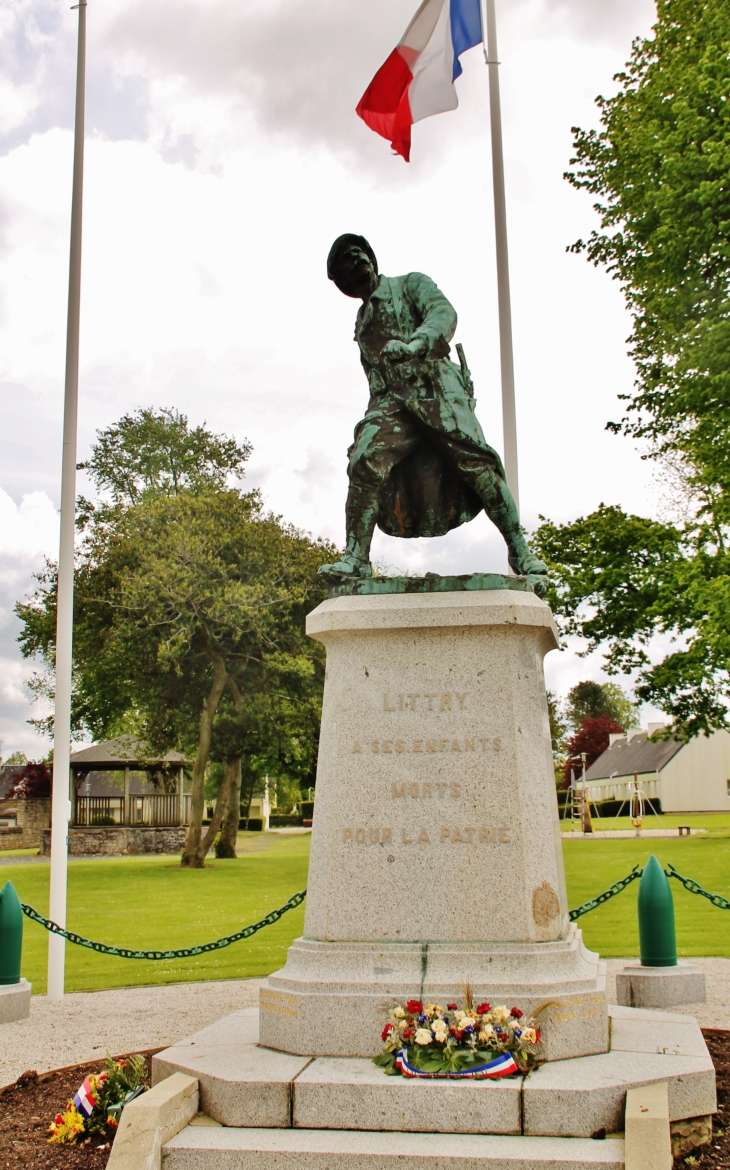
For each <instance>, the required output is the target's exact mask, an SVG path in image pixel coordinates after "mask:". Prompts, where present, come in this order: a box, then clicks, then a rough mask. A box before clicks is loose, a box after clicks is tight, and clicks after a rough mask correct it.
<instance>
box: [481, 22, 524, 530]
mask: <svg viewBox="0 0 730 1170" xmlns="http://www.w3.org/2000/svg"><path fill="white" fill-rule="evenodd" d="M494 4H495V0H486V20H485V21H484V23H485V25H486V41H485V44H484V58H485V60H486V62H487V67H488V69H489V114H490V121H491V130H492V183H493V186H494V234H495V238H496V244H497V296H498V302H499V356H500V365H501V370H502V427H503V430H504V469H505V472H506V473H507V484H508V485H509V489H510V491H511V492H512V495H513V496H514V500H515V503H516V505H517V511H518V512H519V510H520V490H519V475H518V468H517V414H516V411H515V365H514V353H513V348H512V303H511V299H510V289H509V254H508V251H507V208H506V202H505V194H504V157H503V153H502V106H501V102H500V96H499V54H498V51H497V16H496V12H495V7H494Z"/></svg>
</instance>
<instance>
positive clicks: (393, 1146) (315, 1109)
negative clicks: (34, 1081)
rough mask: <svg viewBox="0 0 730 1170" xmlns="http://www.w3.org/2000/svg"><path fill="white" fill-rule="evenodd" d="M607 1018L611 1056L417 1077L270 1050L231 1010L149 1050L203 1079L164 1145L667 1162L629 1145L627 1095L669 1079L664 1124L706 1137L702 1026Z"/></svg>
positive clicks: (341, 1157) (414, 1160) (430, 1163)
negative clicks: (504, 1071) (489, 1077)
mask: <svg viewBox="0 0 730 1170" xmlns="http://www.w3.org/2000/svg"><path fill="white" fill-rule="evenodd" d="M609 1014H610V1022H611V1028H610V1038H611V1043H610V1050H609V1051H608V1052H606V1053H603V1054H601V1055H598V1056H585V1057H579V1058H577V1059H573V1060H561V1061H557V1062H554V1063H550V1064H545V1065H543V1066H542V1067H540V1068H538V1069H537V1070H536V1071H534V1072H532V1073H531V1074H530V1076H528V1077H521V1076H518V1077H504V1078H502V1079H501V1080H498V1081H445V1080H425V1081H408V1080H406V1079H405V1078H403V1077H399V1076H393V1077H390V1076H386V1075H385V1074H384V1073H383V1072H382V1070H381V1069H379V1068H376V1066H375V1065H373V1063H372V1061H370V1060H366V1059H362V1058H360V1059H343V1058H341V1057H329V1058H318V1059H312V1058H311V1057H308V1056H290V1055H287V1054H285V1053H282V1052H276V1051H273V1050H272V1049H271V1048H264V1047H261V1046H260V1045H259V1044H258V1043H257V1040H258V1013H257V1011H256V1010H255V1009H246V1010H243V1011H239V1012H235V1013H234V1014H233V1015H230V1016H227V1017H226V1018H224V1019H222V1020H220V1021H219V1022H218V1023H216V1024H213V1025H211V1026H210V1027H208V1028H204V1029H203V1030H202V1031H200V1032H198V1033H196V1034H195V1035H194V1036H191V1037H189V1039H187V1040H183V1041H181V1042H180V1043H179V1044H176V1045H175V1046H174V1047H172V1048H168V1049H167V1050H166V1051H165V1052H160V1053H158V1054H157V1055H156V1056H154V1057H153V1058H152V1081H153V1084H158V1083H159V1082H160V1081H163V1080H164V1079H165V1078H166V1077H169V1076H171V1075H172V1074H173V1073H175V1072H181V1073H186V1074H187V1075H189V1076H193V1077H195V1078H197V1080H198V1083H199V1088H200V1109H201V1111H202V1112H201V1114H199V1115H198V1118H196V1119H194V1121H193V1122H192V1124H191V1125H189V1126H187V1127H186V1128H185V1129H183V1130H182V1131H181V1132H180V1133H178V1134H177V1135H176V1136H175V1137H173V1138H172V1139H171V1140H169V1141H166V1143H165V1145H164V1146H163V1149H162V1156H163V1166H164V1168H165V1170H281V1168H282V1167H284V1166H285V1167H287V1170H388V1168H389V1167H392V1170H443V1168H444V1167H446V1166H450V1165H451V1164H453V1165H454V1166H458V1167H459V1168H460V1170H506V1168H507V1167H511V1168H514V1170H567V1168H568V1167H569V1168H570V1170H636V1168H637V1167H640V1170H668V1167H667V1166H666V1164H665V1163H662V1162H660V1161H658V1160H655V1159H653V1157H652V1158H650V1160H649V1161H648V1162H647V1161H646V1157H644V1160H643V1161H641V1162H639V1161H637V1160H636V1155H637V1153H639V1152H640V1151H641V1150H642V1149H643V1143H641V1142H638V1143H635V1145H636V1148H635V1149H634V1150H633V1151H632V1150H631V1149H630V1145H631V1135H629V1133H628V1132H627V1135H626V1137H627V1141H626V1145H624V1140H623V1138H624V1134H623V1130H624V1119H625V1116H626V1107H627V1094H628V1091H629V1090H631V1089H635V1088H637V1087H638V1086H644V1085H652V1084H654V1085H662V1086H666V1101H667V1109H666V1119H665V1126H666V1127H669V1126H670V1125H671V1126H672V1127H673V1131H674V1132H676V1130H677V1127H679V1131H680V1134H681V1135H682V1141H683V1142H685V1143H686V1142H687V1141H688V1140H691V1139H690V1138H688V1137H687V1135H688V1134H690V1135H691V1134H695V1135H696V1139H695V1142H694V1144H699V1143H702V1142H706V1141H707V1136H708V1134H709V1133H710V1132H711V1121H712V1118H711V1115H712V1114H713V1113H714V1111H715V1110H716V1108H717V1101H716V1095H715V1074H714V1069H713V1065H712V1061H711V1059H710V1056H709V1053H708V1051H707V1047H706V1045H705V1042H704V1039H703V1037H702V1033H701V1032H700V1029H699V1026H698V1024H697V1021H696V1020H694V1019H692V1018H691V1017H687V1016H676V1015H668V1014H665V1013H662V1012H649V1011H640V1010H637V1009H634V1008H622V1007H611V1008H609ZM331 1015H332V1017H333V1018H334V1019H335V1020H336V1021H337V1022H339V1019H340V1017H339V1016H338V1013H337V1012H336V1011H335V1012H332V1013H331ZM323 1026H327V1024H326V1022H325V1021H323ZM642 1116H643V1113H642ZM655 1128H656V1126H655ZM635 1136H636V1135H634V1137H635ZM594 1137H601V1138H605V1139H606V1140H603V1141H595V1140H591V1139H592V1138H594ZM666 1138H668V1134H667V1135H666ZM666 1138H665V1140H664V1147H666V1144H667V1142H666ZM163 1140H164V1139H163ZM658 1148H661V1146H659V1147H658ZM682 1152H683V1153H685V1154H686V1153H687V1152H689V1150H688V1148H687V1146H686V1145H684V1146H683V1147H682ZM644 1154H645V1150H644Z"/></svg>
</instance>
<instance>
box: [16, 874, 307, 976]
mask: <svg viewBox="0 0 730 1170" xmlns="http://www.w3.org/2000/svg"><path fill="white" fill-rule="evenodd" d="M306 895H307V891H306V890H301V891H300V893H298V894H294V895H293V897H291V898H290V899H289V901H288V902H287V903H286V905H284V906H280V907H279V909H278V910H272V911H271V913H270V914H267V915H266V917H265V918H262V919H261V921H260V922H254V923H253V924H252V925H251V926H244V928H243V930H239V931H236V933H235V934H227V935H226V936H225V937H224V938H219V939H216V941H215V942H209V943H201V945H200V946H197V947H179V948H178V949H177V950H174V951H133V950H130V949H129V948H128V947H113V946H109V945H108V944H107V943H100V942H94V941H93V940H92V939H90V938H84V937H83V935H81V934H75V933H74V931H72V930H64V929H63V928H62V927H60V926H59V925H58V924H57V923H56V922H52V921H51V919H50V918H45V917H44V916H43V914H39V913H38V911H37V910H34V909H33V907H32V906H28V905H26V903H25V902H21V903H20V905H21V908H22V910H23V913H24V914H26V915H27V916H28V918H30V919H31V920H32V921H33V922H37V923H39V925H40V926H43V927H44V928H45V929H46V930H47V931H49V932H50V933H51V934H58V935H60V936H61V938H65V939H66V941H67V942H70V943H75V945H76V946H77V947H87V948H88V950H90V951H98V952H99V954H101V955H116V957H117V958H119V959H152V960H154V961H156V962H159V961H160V960H162V959H191V958H193V957H194V956H195V955H207V954H208V953H209V952H210V951H220V950H222V949H223V947H229V946H230V945H231V944H232V943H235V942H240V941H241V939H244V938H250V937H251V935H252V934H256V932H257V931H258V930H262V929H263V927H264V926H272V925H273V923H274V922H278V921H279V919H280V918H281V917H283V915H284V914H286V913H287V911H289V910H294V909H295V908H296V907H297V906H301V904H302V902H303V901H304V899H305V897H306Z"/></svg>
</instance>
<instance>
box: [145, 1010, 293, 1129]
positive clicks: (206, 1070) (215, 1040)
mask: <svg viewBox="0 0 730 1170" xmlns="http://www.w3.org/2000/svg"><path fill="white" fill-rule="evenodd" d="M257 1039H258V1011H257V1010H256V1009H255V1008H253V1009H250V1008H249V1009H244V1010H243V1011H240V1012H234V1013H233V1015H230V1016H226V1017H225V1018H224V1019H223V1020H219V1021H218V1022H217V1023H216V1024H212V1025H211V1026H210V1027H209V1028H203V1029H202V1030H201V1031H200V1032H197V1033H195V1035H193V1036H190V1037H188V1039H186V1040H184V1041H182V1042H181V1043H180V1044H176V1045H174V1046H173V1047H172V1048H167V1049H165V1051H164V1052H159V1053H158V1054H157V1055H156V1056H154V1057H153V1058H152V1081H153V1084H159V1083H160V1082H161V1081H163V1080H164V1079H165V1078H166V1077H169V1076H171V1075H172V1074H173V1073H175V1072H183V1073H187V1074H188V1075H189V1076H193V1077H196V1078H197V1080H198V1082H199V1084H200V1107H201V1110H202V1111H203V1112H204V1113H206V1114H207V1115H208V1116H209V1117H212V1118H213V1120H214V1121H218V1122H220V1123H221V1125H227V1126H267V1127H272V1128H280V1127H286V1126H289V1125H291V1083H292V1081H293V1080H294V1079H295V1078H296V1077H297V1076H298V1074H299V1073H300V1072H302V1070H303V1069H304V1068H306V1066H307V1064H308V1063H309V1058H308V1057H301V1056H290V1055H288V1054H286V1053H283V1052H276V1051H274V1050H273V1049H270V1048H260V1047H259V1046H258V1045H257V1043H256V1041H257Z"/></svg>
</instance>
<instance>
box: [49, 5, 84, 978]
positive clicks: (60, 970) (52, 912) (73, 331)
mask: <svg viewBox="0 0 730 1170" xmlns="http://www.w3.org/2000/svg"><path fill="white" fill-rule="evenodd" d="M73 7H74V8H78V12H79V25H78V48H77V56H76V119H75V124H74V162H73V191H72V198H71V249H70V257H69V277H68V318H67V325H66V383H65V393H64V409H63V457H62V462H61V536H60V543H59V554H58V602H57V614H56V703H55V715H54V722H53V780H54V783H53V799H52V805H51V890H50V908H49V911H48V914H49V917H50V919H51V921H52V922H56V923H57V924H58V925H59V926H62V927H64V929H65V926H66V885H67V874H68V825H69V820H70V819H71V802H70V800H69V778H70V773H71V761H70V756H71V671H72V653H73V591H74V531H75V521H76V434H77V420H78V397H79V319H80V309H81V218H82V206H83V186H84V103H85V81H86V0H80V3H79V4H74V5H73ZM65 960H66V943H65V940H64V939H63V938H60V937H59V936H58V935H54V934H50V935H49V936H48V992H47V994H48V998H49V999H52V1000H59V999H63V993H64V967H65Z"/></svg>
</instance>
